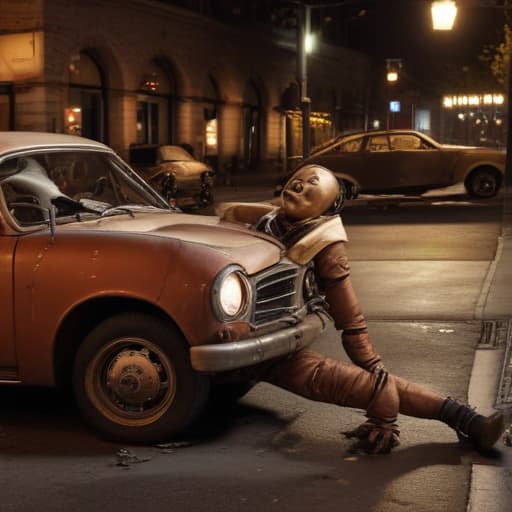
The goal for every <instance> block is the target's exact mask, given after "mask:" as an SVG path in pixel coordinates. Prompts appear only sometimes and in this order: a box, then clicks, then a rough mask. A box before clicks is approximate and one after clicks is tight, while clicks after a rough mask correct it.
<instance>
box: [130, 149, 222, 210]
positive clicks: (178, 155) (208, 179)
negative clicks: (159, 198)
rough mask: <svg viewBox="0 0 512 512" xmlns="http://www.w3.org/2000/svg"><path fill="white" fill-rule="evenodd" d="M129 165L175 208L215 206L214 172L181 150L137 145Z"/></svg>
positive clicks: (132, 151) (132, 152)
mask: <svg viewBox="0 0 512 512" xmlns="http://www.w3.org/2000/svg"><path fill="white" fill-rule="evenodd" d="M130 163H131V165H132V166H133V167H134V169H135V170H136V171H137V172H139V174H140V175H141V176H142V177H143V178H144V179H145V180H146V181H147V182H148V183H149V184H150V185H151V186H152V187H153V188H155V190H157V191H158V192H159V193H160V194H161V195H163V196H164V197H165V198H166V199H167V200H168V201H169V202H170V203H171V204H173V205H176V206H178V207H180V208H182V209H188V208H197V207H206V206H209V205H210V204H212V203H213V184H214V183H213V182H214V175H215V173H214V171H213V169H212V168H211V167H210V166H209V165H208V164H205V163H204V162H200V161H199V160H196V159H195V158H194V157H193V156H192V155H191V154H190V153H189V152H188V151H186V150H185V149H184V148H183V147H181V146H173V145H163V146H159V145H152V144H148V145H134V146H132V147H130Z"/></svg>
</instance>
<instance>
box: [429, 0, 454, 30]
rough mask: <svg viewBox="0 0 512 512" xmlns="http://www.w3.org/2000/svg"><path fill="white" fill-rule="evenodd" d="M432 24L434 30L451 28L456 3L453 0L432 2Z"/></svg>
mask: <svg viewBox="0 0 512 512" xmlns="http://www.w3.org/2000/svg"><path fill="white" fill-rule="evenodd" d="M431 12H432V26H433V27H434V30H451V29H452V28H453V24H454V23H455V17H456V16H457V4H456V3H455V2H454V1H453V0H438V1H435V2H432V7H431Z"/></svg>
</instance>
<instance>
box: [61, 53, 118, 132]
mask: <svg viewBox="0 0 512 512" xmlns="http://www.w3.org/2000/svg"><path fill="white" fill-rule="evenodd" d="M67 74H68V76H67V78H68V100H67V104H66V105H67V106H66V107H65V108H64V132H65V133H71V134H75V135H81V136H83V137H88V138H90V139H94V140H98V141H101V142H107V133H108V131H107V110H108V109H107V107H108V105H107V93H106V91H107V85H106V76H105V72H104V68H103V67H102V66H101V64H100V59H99V56H98V53H97V52H96V51H95V50H94V49H91V48H87V49H83V50H81V51H80V52H79V53H77V54H74V55H72V56H71V58H70V61H69V65H68V69H67Z"/></svg>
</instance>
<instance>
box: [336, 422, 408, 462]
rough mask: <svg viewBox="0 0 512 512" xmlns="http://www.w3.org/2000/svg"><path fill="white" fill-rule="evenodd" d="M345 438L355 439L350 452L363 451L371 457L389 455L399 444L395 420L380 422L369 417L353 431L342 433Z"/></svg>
mask: <svg viewBox="0 0 512 512" xmlns="http://www.w3.org/2000/svg"><path fill="white" fill-rule="evenodd" d="M343 434H344V435H345V437H347V438H356V439H357V442H356V443H355V445H354V446H353V447H352V448H351V451H355V452H359V451H363V452H365V453H368V454H371V455H377V454H386V453H389V452H390V451H391V450H392V449H393V448H394V447H395V446H398V445H399V444H400V441H399V439H398V438H399V435H400V431H399V430H398V425H397V423H396V418H395V419H390V420H382V419H379V418H372V417H369V418H368V420H366V421H365V422H364V423H363V424H361V425H359V427H357V428H355V429H354V430H349V431H347V432H343Z"/></svg>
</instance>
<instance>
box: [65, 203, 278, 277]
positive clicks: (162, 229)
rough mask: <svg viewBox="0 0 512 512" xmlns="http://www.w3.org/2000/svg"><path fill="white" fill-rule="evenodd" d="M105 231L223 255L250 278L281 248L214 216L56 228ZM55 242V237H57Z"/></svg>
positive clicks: (123, 218) (123, 219)
mask: <svg viewBox="0 0 512 512" xmlns="http://www.w3.org/2000/svg"><path fill="white" fill-rule="evenodd" d="M76 230H80V231H89V232H90V231H100V232H101V231H104V232H109V233H112V232H119V233H132V234H140V235H147V236H156V237H161V238H172V239H178V240H181V241H184V242H189V243H192V244H199V245H202V246H207V247H210V248H211V249H212V250H214V251H219V252H222V253H223V254H225V255H226V256H227V258H228V259H230V260H231V261H233V262H234V263H239V264H241V265H242V266H243V267H244V268H245V269H246V270H247V272H248V273H249V274H253V273H255V272H259V271H260V270H263V269H264V268H267V267H269V266H271V265H274V264H276V263H278V262H279V260H280V258H281V256H282V254H283V253H284V247H283V246H282V245H281V244H280V243H279V242H278V241H277V240H275V239H273V238H271V237H270V236H268V235H265V234H263V233H260V232H258V231H252V230H249V229H247V228H245V227H244V226H241V225H238V224H232V223H229V222H225V221H221V220H220V219H219V217H216V216H206V215H190V214H184V213H175V212H172V213H168V212H151V213H145V212H144V213H139V212H135V213H134V217H130V216H128V215H115V216H109V217H104V218H101V219H95V220H88V221H82V222H73V223H70V224H64V225H59V226H58V232H63V233H64V232H70V231H76ZM56 236H57V238H58V233H57V235H56Z"/></svg>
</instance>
